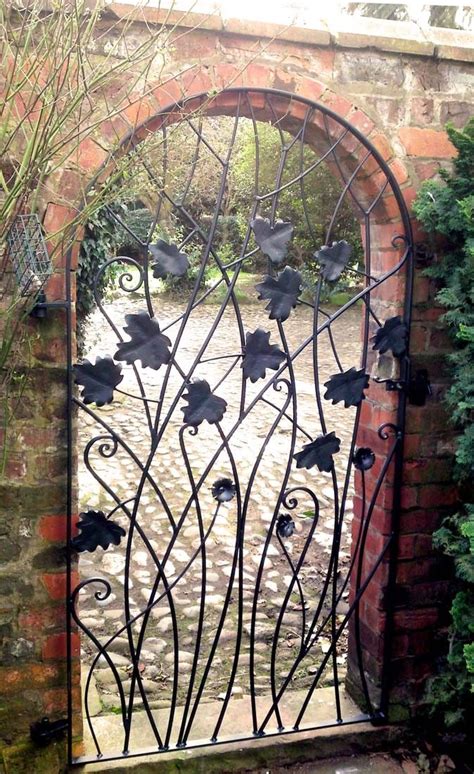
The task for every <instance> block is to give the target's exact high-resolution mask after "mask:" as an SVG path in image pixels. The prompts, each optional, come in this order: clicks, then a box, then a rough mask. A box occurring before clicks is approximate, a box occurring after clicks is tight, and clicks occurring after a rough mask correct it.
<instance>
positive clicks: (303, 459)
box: [294, 433, 341, 473]
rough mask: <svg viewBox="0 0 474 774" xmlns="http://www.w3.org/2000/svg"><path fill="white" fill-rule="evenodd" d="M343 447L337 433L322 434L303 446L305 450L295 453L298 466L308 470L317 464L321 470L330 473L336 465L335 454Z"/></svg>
mask: <svg viewBox="0 0 474 774" xmlns="http://www.w3.org/2000/svg"><path fill="white" fill-rule="evenodd" d="M340 448H341V441H340V439H339V438H337V437H336V434H335V433H327V434H326V435H320V436H318V438H316V440H314V441H311V443H307V444H306V445H305V446H303V450H302V451H300V452H298V453H297V454H295V455H294V459H295V460H296V467H297V468H307V469H308V470H309V469H310V468H312V467H314V465H317V466H318V468H319V470H321V471H324V472H325V473H329V471H330V470H332V468H333V465H334V460H333V454H337V452H338V451H339V449H340Z"/></svg>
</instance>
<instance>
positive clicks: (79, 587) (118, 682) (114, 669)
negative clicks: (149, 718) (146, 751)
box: [69, 578, 128, 758]
mask: <svg viewBox="0 0 474 774" xmlns="http://www.w3.org/2000/svg"><path fill="white" fill-rule="evenodd" d="M90 583H101V584H103V585H104V586H105V591H104V592H103V595H101V594H100V591H96V592H95V594H94V596H95V598H96V599H97V600H100V601H104V600H106V599H108V597H109V596H110V594H111V593H112V587H111V585H110V583H109V582H108V581H106V580H105V579H104V578H87V579H86V580H83V581H80V582H79V583H78V584H77V586H76V587H75V589H74V590H73V592H72V594H71V599H70V604H69V609H70V612H71V616H72V618H73V619H74V621H75V622H76V624H77V625H78V626H79V627H80V628H81V629H82V631H83V632H84V634H85V635H86V636H87V637H88V638H89V639H90V640H92V642H93V643H94V645H95V646H96V648H97V650H98V651H99V652H100V655H102V656H104V658H105V660H106V661H107V664H108V665H109V667H110V669H111V671H112V674H113V676H114V679H115V683H116V685H117V689H118V692H119V697H120V708H121V715H122V725H123V728H124V730H126V728H127V723H128V719H127V710H126V701H125V694H124V691H123V686H122V681H121V680H120V675H119V672H118V669H117V667H116V666H115V664H114V662H113V661H112V659H111V658H110V656H109V654H108V653H107V650H106V649H103V648H102V646H101V644H100V642H99V640H98V639H97V637H95V636H94V634H92V632H91V630H90V629H89V628H88V627H87V626H85V625H84V624H83V623H82V621H81V619H80V618H79V616H78V615H77V612H76V603H77V597H78V596H79V594H80V592H81V591H82V589H83V588H85V587H86V586H88V585H89V584H90ZM98 658H99V656H97V659H98ZM95 664H96V661H94V663H93V664H92V665H91V667H90V668H89V672H88V675H87V679H86V684H85V688H84V704H85V710H86V720H87V725H88V726H89V731H90V733H91V736H92V739H93V741H94V745H95V748H96V750H97V756H98V757H99V758H100V757H101V754H102V752H101V748H100V745H99V743H98V741H97V736H96V733H95V730H94V726H93V723H92V718H91V715H90V711H89V689H90V684H91V679H92V674H93V671H94V667H95Z"/></svg>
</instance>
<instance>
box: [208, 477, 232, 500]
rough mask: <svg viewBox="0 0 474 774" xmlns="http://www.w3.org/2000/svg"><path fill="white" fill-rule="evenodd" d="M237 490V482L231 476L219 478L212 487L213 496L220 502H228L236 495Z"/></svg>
mask: <svg viewBox="0 0 474 774" xmlns="http://www.w3.org/2000/svg"><path fill="white" fill-rule="evenodd" d="M236 491H237V490H236V488H235V484H234V482H233V481H232V480H231V479H230V478H218V479H217V481H214V483H213V485H212V487H211V492H212V496H213V498H214V500H217V502H218V503H228V502H229V501H230V500H232V498H233V497H235V493H236Z"/></svg>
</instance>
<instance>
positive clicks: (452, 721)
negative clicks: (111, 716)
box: [414, 118, 474, 735]
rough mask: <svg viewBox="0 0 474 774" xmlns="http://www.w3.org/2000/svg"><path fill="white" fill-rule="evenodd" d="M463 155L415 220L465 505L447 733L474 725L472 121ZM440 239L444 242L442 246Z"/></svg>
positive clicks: (456, 535)
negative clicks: (424, 237)
mask: <svg viewBox="0 0 474 774" xmlns="http://www.w3.org/2000/svg"><path fill="white" fill-rule="evenodd" d="M447 132H448V135H449V138H450V139H451V142H452V143H453V145H454V146H455V147H456V149H457V151H458V156H457V158H456V159H455V161H454V169H453V172H452V173H450V172H447V171H442V172H441V173H440V177H441V180H440V181H436V182H434V181H430V182H428V183H426V184H425V185H424V186H423V187H422V189H421V190H420V193H419V195H418V197H417V199H416V202H415V205H414V210H415V214H416V216H417V218H418V219H419V220H420V221H421V223H422V224H423V226H424V228H425V229H426V231H427V232H428V234H429V235H430V237H431V238H432V239H433V240H437V242H438V245H439V244H441V248H440V249H439V250H438V252H440V253H441V255H442V258H441V260H440V261H439V262H438V263H436V265H434V266H433V267H431V268H430V269H429V274H430V275H431V276H432V277H434V278H435V279H436V280H438V281H439V283H440V290H439V292H438V295H437V300H438V301H439V302H440V303H441V304H442V305H443V306H444V307H445V308H446V312H445V314H444V316H443V318H442V319H443V321H444V323H445V325H446V327H447V330H448V331H449V334H450V336H451V338H452V341H453V345H454V352H453V353H452V354H451V355H450V356H449V368H450V371H451V375H452V381H451V386H450V388H449V389H448V391H447V394H446V403H447V406H448V408H449V411H450V413H451V418H452V421H453V423H454V425H455V427H456V428H457V429H458V431H459V434H458V437H457V443H456V452H455V475H456V477H457V480H458V483H459V491H460V495H461V499H462V501H463V505H462V507H461V508H460V509H459V510H458V512H457V513H456V514H455V515H453V516H450V517H449V518H447V519H445V521H444V523H443V524H442V526H441V528H440V529H439V530H438V531H437V532H436V533H435V537H434V539H435V545H436V546H437V547H438V548H440V549H441V550H442V551H444V552H445V553H446V554H447V555H448V556H451V557H452V558H453V561H454V567H455V572H456V579H457V584H456V585H457V590H456V594H455V596H454V599H453V603H452V607H451V618H452V621H451V627H450V633H449V647H448V653H447V656H446V658H445V659H444V660H443V663H442V664H441V667H440V671H439V674H438V675H437V676H436V677H435V678H434V679H433V680H432V681H431V683H430V688H429V701H430V705H431V712H432V713H433V714H435V715H437V716H440V715H441V716H442V718H443V720H444V724H445V727H446V729H447V731H448V733H452V732H455V733H456V734H461V735H463V734H465V733H467V729H468V728H469V727H470V728H471V729H472V727H473V721H474V496H473V495H474V492H473V484H472V482H473V477H472V476H473V472H474V425H473V422H472V420H473V415H474V118H473V119H471V120H470V121H469V123H468V124H467V125H466V126H465V127H464V130H462V131H459V130H456V129H454V128H453V127H452V126H449V125H448V127H447ZM440 239H441V243H440Z"/></svg>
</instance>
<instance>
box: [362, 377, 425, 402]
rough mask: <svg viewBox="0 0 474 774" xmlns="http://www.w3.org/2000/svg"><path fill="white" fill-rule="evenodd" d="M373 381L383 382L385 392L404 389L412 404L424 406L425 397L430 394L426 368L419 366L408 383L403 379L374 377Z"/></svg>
mask: <svg viewBox="0 0 474 774" xmlns="http://www.w3.org/2000/svg"><path fill="white" fill-rule="evenodd" d="M375 381H376V382H378V383H379V384H380V383H383V384H385V389H386V390H387V392H402V391H403V390H405V391H406V394H407V398H408V402H409V403H411V405H412V406H424V405H425V403H426V398H427V397H428V396H429V395H431V394H432V391H431V384H430V380H429V378H428V371H427V370H426V368H420V369H419V370H418V371H415V374H414V376H412V377H411V378H410V381H409V382H408V385H407V383H406V382H405V381H404V380H403V379H383V380H382V379H380V380H379V379H376V380H375Z"/></svg>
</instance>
